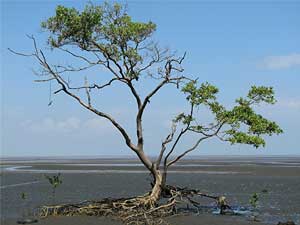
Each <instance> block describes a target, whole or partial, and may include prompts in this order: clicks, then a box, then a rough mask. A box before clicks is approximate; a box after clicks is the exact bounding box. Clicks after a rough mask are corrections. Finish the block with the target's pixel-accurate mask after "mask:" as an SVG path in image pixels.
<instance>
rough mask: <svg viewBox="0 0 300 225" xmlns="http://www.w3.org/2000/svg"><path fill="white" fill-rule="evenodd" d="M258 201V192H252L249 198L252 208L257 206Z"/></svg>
mask: <svg viewBox="0 0 300 225" xmlns="http://www.w3.org/2000/svg"><path fill="white" fill-rule="evenodd" d="M258 201H259V195H258V193H256V192H255V193H253V194H252V195H251V197H250V199H249V203H250V205H251V206H252V207H253V208H255V209H256V208H257V206H258Z"/></svg>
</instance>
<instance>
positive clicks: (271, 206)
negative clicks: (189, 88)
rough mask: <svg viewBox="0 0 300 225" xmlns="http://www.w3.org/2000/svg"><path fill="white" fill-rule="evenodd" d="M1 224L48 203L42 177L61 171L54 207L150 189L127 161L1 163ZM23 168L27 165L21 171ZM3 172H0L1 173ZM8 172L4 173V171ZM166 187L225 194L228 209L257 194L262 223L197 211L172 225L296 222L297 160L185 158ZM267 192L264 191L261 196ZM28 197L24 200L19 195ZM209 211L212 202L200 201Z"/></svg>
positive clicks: (299, 202) (299, 201) (299, 212)
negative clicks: (197, 212) (196, 214)
mask: <svg viewBox="0 0 300 225" xmlns="http://www.w3.org/2000/svg"><path fill="white" fill-rule="evenodd" d="M1 166H2V170H1V187H0V188H1V189H0V191H1V225H2V224H4V225H8V224H9V225H10V224H16V222H15V221H16V220H17V219H19V218H21V217H22V214H23V215H24V214H25V215H28V214H30V212H24V208H25V207H26V208H31V209H32V208H36V207H38V206H41V205H47V204H48V205H49V204H51V203H52V202H53V199H52V198H51V188H50V186H49V184H48V183H47V181H46V180H45V178H44V174H45V173H51V172H52V173H53V172H55V173H56V172H58V171H59V172H61V173H62V179H63V184H62V185H61V186H60V187H59V188H58V189H57V195H56V198H55V204H56V203H68V202H80V201H84V200H95V199H96V200H97V199H101V198H104V197H116V198H117V197H127V196H135V195H138V194H143V193H144V192H145V191H147V190H149V189H150V185H149V183H150V178H151V177H150V176H149V175H148V173H147V171H145V170H144V169H143V167H142V166H139V165H138V161H136V160H129V159H117V160H116V159H84V160H74V159H72V160H66V159H64V160H57V159H55V160H49V159H47V160H36V159H35V160H28V159H27V160H24V159H20V160H9V159H6V160H2V161H1ZM23 166H27V167H23ZM4 168H6V169H4ZM7 168H10V169H7ZM172 171H173V172H172V173H170V175H169V177H168V180H169V183H170V184H177V185H180V186H183V187H184V186H187V187H191V188H198V189H200V190H202V191H203V192H209V193H211V194H216V195H225V196H227V198H228V200H229V202H230V204H231V205H233V206H237V205H238V206H244V207H249V198H250V196H251V195H252V194H253V193H254V192H259V193H260V199H259V200H260V201H259V213H260V214H259V217H260V218H261V220H262V223H257V222H252V221H249V218H246V217H238V216H225V217H224V216H218V215H212V214H208V213H205V212H203V213H201V214H200V215H198V216H180V217H174V218H169V220H170V222H171V223H172V224H220V225H221V224H225V225H226V224H228V225H229V224H240V225H243V224H257V225H259V224H263V223H268V224H277V223H278V221H286V220H294V221H295V222H297V223H299V222H300V191H299V190H300V158H299V157H298V158H297V157H292V158H265V159H262V158H231V159H230V158H226V159H225V160H224V159H222V158H213V159H202V160H201V159H189V160H185V161H182V163H180V164H179V165H178V166H177V167H174V168H173V169H172ZM262 190H267V191H268V193H261V191H262ZM22 192H25V193H26V194H27V195H28V200H27V201H25V202H24V201H22V200H21V199H20V194H21V193H22ZM200 200H201V201H202V202H203V204H204V205H206V206H209V207H211V206H212V205H213V204H214V203H212V202H209V201H207V200H205V199H200ZM96 223H97V224H108V225H110V224H120V223H118V222H117V221H112V220H110V219H106V218H94V217H78V218H65V217H58V218H49V219H46V220H40V221H39V223H38V224H64V225H67V224H75V225H76V224H96Z"/></svg>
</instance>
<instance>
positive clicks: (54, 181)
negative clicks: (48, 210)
mask: <svg viewBox="0 0 300 225" xmlns="http://www.w3.org/2000/svg"><path fill="white" fill-rule="evenodd" d="M60 175H61V174H60V173H58V174H57V175H53V176H48V175H45V178H46V179H47V180H48V182H49V183H50V184H51V186H52V188H54V189H55V188H57V187H58V186H59V185H61V184H62V179H61V178H60Z"/></svg>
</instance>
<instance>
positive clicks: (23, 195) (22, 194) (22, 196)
mask: <svg viewBox="0 0 300 225" xmlns="http://www.w3.org/2000/svg"><path fill="white" fill-rule="evenodd" d="M20 197H21V199H22V200H26V198H27V196H26V193H25V192H22V193H21V195H20Z"/></svg>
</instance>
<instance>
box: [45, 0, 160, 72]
mask: <svg viewBox="0 0 300 225" xmlns="http://www.w3.org/2000/svg"><path fill="white" fill-rule="evenodd" d="M41 26H42V28H44V29H45V30H46V31H48V32H50V34H51V35H50V37H49V45H50V46H51V47H52V48H59V47H61V46H64V45H75V46H77V47H79V48H80V49H82V50H86V51H97V52H101V53H102V54H103V55H104V56H105V57H107V58H109V59H112V60H114V61H119V60H121V59H123V60H124V61H126V63H128V64H130V65H137V64H138V63H139V62H142V60H143V58H142V56H141V55H140V53H139V50H138V45H139V44H140V43H141V42H143V41H144V40H146V39H147V38H148V37H150V36H151V35H152V33H153V32H154V31H155V29H156V25H155V24H154V23H152V22H151V21H150V22H148V23H143V22H134V21H132V18H131V17H130V16H128V15H127V14H126V11H125V9H124V7H123V6H121V5H120V4H117V3H115V4H113V5H110V4H108V3H104V4H103V5H101V6H94V5H92V4H89V5H87V6H86V7H85V9H84V10H83V11H82V12H79V11H77V10H76V9H75V8H68V7H65V6H61V5H60V6H57V8H56V13H55V15H54V16H52V17H50V18H49V19H48V20H46V21H44V22H42V24H41ZM127 73H128V74H126V76H128V77H136V76H137V74H135V73H136V71H130V72H127Z"/></svg>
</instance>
